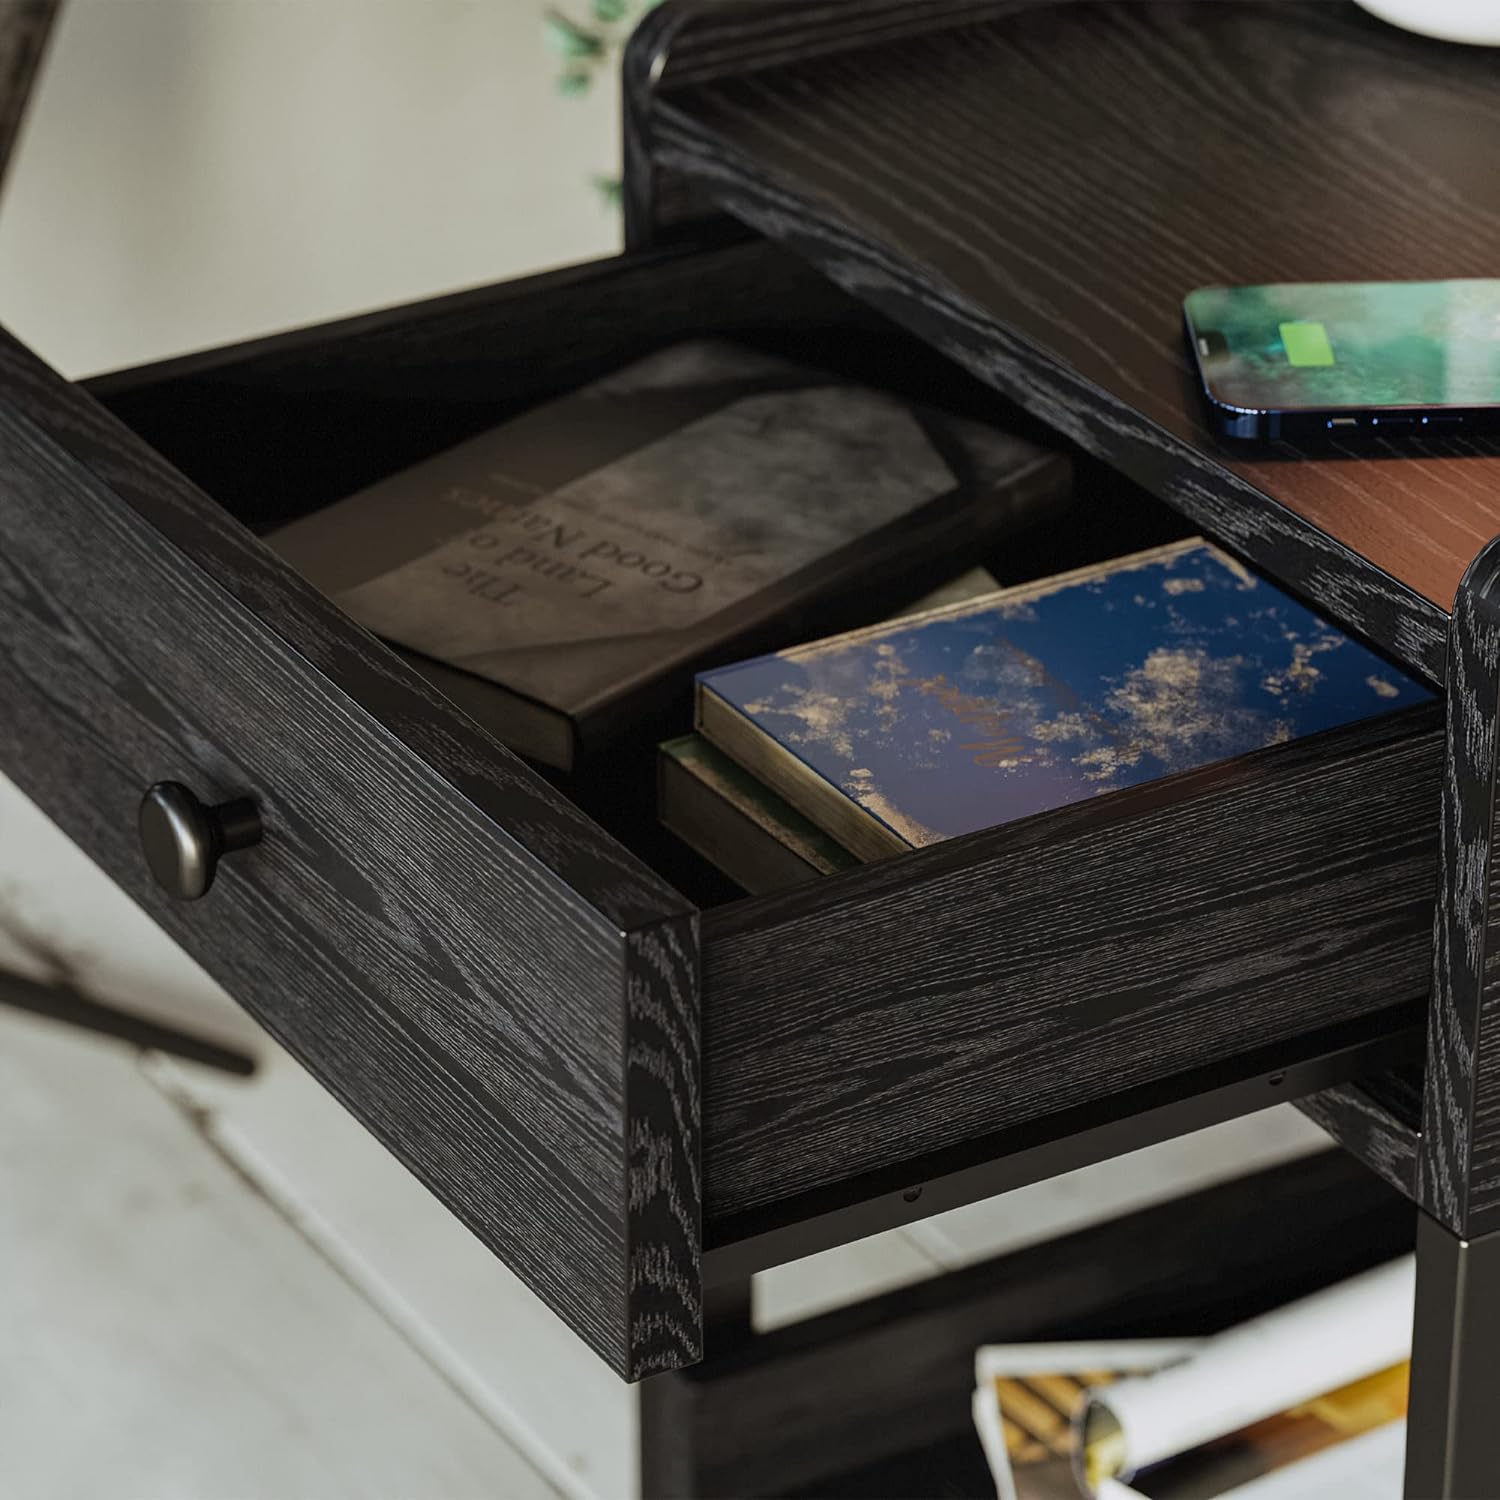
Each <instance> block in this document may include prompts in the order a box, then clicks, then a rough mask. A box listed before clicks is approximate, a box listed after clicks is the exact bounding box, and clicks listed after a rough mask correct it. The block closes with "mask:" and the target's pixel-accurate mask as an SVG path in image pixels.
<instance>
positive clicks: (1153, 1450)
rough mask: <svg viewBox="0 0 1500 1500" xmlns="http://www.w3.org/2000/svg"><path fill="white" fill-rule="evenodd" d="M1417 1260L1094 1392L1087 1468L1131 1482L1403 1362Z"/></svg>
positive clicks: (1092, 1478)
mask: <svg viewBox="0 0 1500 1500" xmlns="http://www.w3.org/2000/svg"><path fill="white" fill-rule="evenodd" d="M1415 1284H1416V1262H1415V1261H1414V1260H1413V1258H1412V1257H1411V1256H1404V1257H1403V1258H1402V1259H1400V1260H1394V1261H1391V1262H1389V1263H1388V1264H1387V1265H1384V1266H1377V1267H1376V1268H1375V1269H1374V1270H1373V1271H1367V1272H1365V1274H1364V1275H1362V1276H1355V1277H1353V1278H1351V1279H1350V1280H1348V1281H1344V1282H1340V1283H1339V1284H1338V1285H1337V1286H1333V1287H1329V1288H1328V1289H1327V1290H1326V1291H1322V1292H1317V1293H1315V1294H1314V1295H1312V1296H1311V1297H1304V1298H1302V1300H1301V1301H1299V1302H1293V1303H1291V1304H1289V1305H1288V1306H1286V1307H1282V1308H1278V1309H1277V1310H1276V1311H1275V1312H1271V1313H1266V1314H1265V1315H1264V1316H1263V1317H1259V1318H1253V1319H1251V1321H1250V1322H1248V1323H1241V1324H1240V1325H1239V1326H1238V1327H1236V1328H1231V1329H1230V1330H1229V1331H1228V1332H1227V1333H1222V1334H1220V1335H1219V1336H1218V1337H1217V1338H1212V1339H1208V1340H1206V1341H1205V1342H1204V1344H1203V1345H1202V1346H1201V1347H1200V1348H1199V1349H1198V1350H1197V1351H1196V1352H1195V1353H1193V1354H1192V1355H1190V1356H1189V1357H1188V1358H1187V1359H1185V1360H1183V1361H1182V1362H1181V1363H1180V1364H1177V1365H1174V1366H1172V1367H1170V1368H1169V1369H1165V1370H1160V1371H1158V1372H1156V1373H1154V1374H1151V1375H1147V1376H1138V1377H1135V1378H1128V1379H1125V1380H1121V1381H1119V1382H1116V1383H1115V1384H1112V1385H1111V1386H1109V1388H1108V1389H1107V1390H1101V1391H1095V1392H1093V1393H1091V1395H1090V1398H1089V1400H1088V1402H1087V1404H1086V1405H1085V1406H1084V1408H1083V1411H1082V1413H1081V1415H1080V1418H1079V1431H1080V1435H1081V1451H1082V1455H1083V1463H1084V1475H1085V1479H1086V1481H1087V1482H1088V1483H1089V1485H1090V1486H1091V1488H1097V1486H1098V1484H1099V1482H1100V1481H1101V1480H1102V1479H1105V1478H1111V1479H1114V1478H1118V1479H1125V1480H1128V1479H1130V1478H1131V1477H1132V1476H1133V1475H1135V1474H1138V1473H1139V1472H1140V1471H1141V1470H1142V1469H1146V1468H1149V1467H1150V1466H1151V1465H1153V1464H1157V1463H1160V1462H1161V1461H1162V1460H1163V1459H1167V1458H1171V1457H1173V1456H1174V1455H1176V1454H1180V1453H1184V1452H1187V1451H1188V1450H1189V1449H1193V1448H1197V1447H1200V1446H1201V1445H1202V1444H1204V1443H1206V1442H1209V1441H1211V1440H1212V1439H1214V1438H1218V1437H1223V1436H1224V1435H1225V1434H1227V1433H1231V1432H1238V1431H1239V1430H1240V1429H1241V1428H1245V1427H1249V1426H1251V1425H1252V1424H1253V1423H1256V1422H1259V1421H1263V1420H1265V1419H1266V1418H1269V1417H1274V1416H1276V1415H1277V1414H1278V1413H1281V1412H1285V1411H1287V1410H1289V1409H1290V1408H1294V1407H1298V1406H1301V1405H1303V1404H1304V1403H1306V1402H1309V1401H1312V1400H1314V1399H1315V1398H1317V1397H1320V1396H1325V1395H1327V1394H1328V1393H1329V1392H1332V1391H1337V1390H1340V1389H1341V1388H1343V1387H1348V1386H1351V1385H1353V1384H1355V1383H1356V1382H1358V1381H1360V1380H1362V1379H1364V1378H1365V1377H1368V1376H1373V1375H1376V1374H1378V1373H1380V1372H1381V1371H1385V1370H1389V1369H1392V1368H1393V1367H1396V1366H1399V1365H1401V1364H1402V1363H1403V1362H1404V1361H1405V1360H1406V1359H1407V1358H1408V1357H1409V1355H1410V1353H1411V1309H1412V1296H1413V1291H1414V1288H1415Z"/></svg>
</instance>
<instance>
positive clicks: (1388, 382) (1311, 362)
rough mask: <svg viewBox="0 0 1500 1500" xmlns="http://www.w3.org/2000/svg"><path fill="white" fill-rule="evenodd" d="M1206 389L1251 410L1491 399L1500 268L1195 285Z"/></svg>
mask: <svg viewBox="0 0 1500 1500" xmlns="http://www.w3.org/2000/svg"><path fill="white" fill-rule="evenodd" d="M1186 307H1187V315H1188V326H1189V334H1190V337H1191V338H1192V339H1193V341H1194V344H1195V347H1196V350H1197V354H1198V363H1199V366H1200V368H1201V369H1202V371H1203V377H1204V381H1205V383H1206V384H1207V386H1208V388H1209V391H1210V394H1212V395H1213V396H1214V398H1215V399H1216V400H1218V401H1220V402H1223V403H1224V404H1226V405H1229V406H1235V407H1240V408H1243V409H1246V410H1252V411H1295V410H1304V409H1309V408H1312V409H1333V408H1338V407H1350V408H1368V407H1400V406H1424V407H1425V406H1463V407H1474V406H1490V405H1495V404H1496V403H1500V280H1497V281H1370V282H1302V283H1292V282H1288V283H1283V284H1280V285H1271V286H1231V287H1204V288H1203V289H1202V290H1200V291H1196V292H1193V293H1192V294H1191V295H1190V296H1189V297H1188V298H1187V301H1186Z"/></svg>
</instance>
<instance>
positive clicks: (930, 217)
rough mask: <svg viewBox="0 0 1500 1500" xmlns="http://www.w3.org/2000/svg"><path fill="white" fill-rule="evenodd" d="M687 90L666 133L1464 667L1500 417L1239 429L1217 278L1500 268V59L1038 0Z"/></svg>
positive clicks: (999, 364)
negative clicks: (1465, 625) (1332, 437)
mask: <svg viewBox="0 0 1500 1500" xmlns="http://www.w3.org/2000/svg"><path fill="white" fill-rule="evenodd" d="M997 10H999V11H1001V12H1002V13H1000V14H998V15H994V16H991V17H989V18H987V19H986V20H984V21H983V22H981V23H979V24H972V25H965V26H961V27H953V28H949V29H946V30H940V31H936V32H932V33H929V34H927V35H924V36H916V37H906V38H903V39H901V40H900V41H899V42H895V43H890V44H887V45H882V46H873V47H863V48H859V49H856V50H850V51H844V52H839V53H833V54H830V55H825V56H820V57H813V58H808V59H804V60H801V61H794V62H791V63H784V64H782V65H778V66H775V67H771V68H767V69H765V70H763V71H760V72H758V73H755V74H753V75H751V76H740V77H729V78H720V79H716V80H713V81H709V82H701V81H699V82H689V83H686V84H684V85H682V86H679V87H677V88H675V89H674V88H673V87H672V77H671V72H670V69H669V71H668V74H667V77H666V85H665V89H664V93H663V95H662V97H661V100H660V101H659V104H658V107H657V111H656V116H655V119H654V121H653V125H652V130H653V142H652V150H653V154H654V155H655V156H656V157H657V158H658V160H659V161H660V162H661V163H662V164H663V166H665V167H666V168H667V169H668V170H673V171H678V172H682V173H684V174H686V175H687V176H689V177H691V178H694V179H695V180H696V181H697V182H698V183H699V185H700V186H704V187H706V188H707V189H708V190H709V192H710V193H711V194H712V195H713V196H715V197H716V198H717V199H718V200H719V201H720V202H721V203H722V204H723V205H724V206H726V207H728V208H729V209H730V210H731V211H732V212H734V213H737V214H738V215H739V216H740V217H742V218H744V219H746V220H747V221H749V222H750V223H752V224H755V225H756V226H757V227H759V228H761V229H763V230H765V231H766V232H768V233H770V234H772V235H773V236H775V237H777V238H779V239H782V240H785V241H787V242H788V243H791V244H793V245H794V246H795V247H796V248H798V249H799V250H800V251H801V252H802V253H804V254H807V255H809V256H810V257H812V258H813V259H815V260H817V261H818V262H820V263H821V264H822V265H823V266H824V267H825V269H827V270H828V271H829V272H830V273H831V274H832V275H834V277H835V279H837V280H839V281H841V282H842V283H843V284H844V285H846V286H848V287H850V288H851V289H853V290H854V291H856V292H857V293H858V294H860V295H862V296H865V297H866V298H867V299H868V300H870V301H872V302H874V303H876V304H877V305H880V306H882V307H884V308H885V310H886V311H888V312H890V313H892V314H893V315H894V316H895V317H896V318H897V319H898V320H900V321H902V322H905V323H907V324H908V325H909V326H912V327H915V328H917V329H918V330H919V331H920V332H922V333H923V334H924V335H925V336H926V337H928V338H929V339H930V340H931V341H932V342H934V343H936V344H938V345H939V346H940V347H944V348H947V349H949V350H950V351H951V352H953V353H954V354H955V356H956V357H957V358H959V359H961V360H962V361H964V362H965V363H967V364H968V365H969V366H970V367H971V368H972V369H975V370H976V371H978V372H979V373H980V374H981V375H983V376H984V378H986V379H988V380H989V381H990V382H991V383H992V384H993V385H995V386H996V387H997V388H999V389H1000V390H1002V391H1003V392H1005V393H1006V394H1007V395H1010V396H1012V397H1014V398H1016V399H1018V400H1019V401H1020V402H1021V403H1022V404H1024V405H1026V406H1027V407H1029V408H1030V409H1031V410H1033V411H1034V412H1036V413H1037V414H1039V415H1041V416H1042V417H1044V418H1045V419H1047V420H1048V421H1050V422H1052V423H1053V424H1055V425H1056V426H1057V427H1058V428H1060V429H1061V430H1062V431H1063V432H1065V433H1067V434H1069V435H1070V436H1072V437H1075V438H1076V439H1077V440H1078V441H1079V442H1080V443H1081V444H1082V446H1083V447H1085V448H1086V449H1089V450H1090V451H1093V452H1096V453H1098V454H1100V455H1101V456H1103V457H1105V458H1107V459H1109V460H1110V461H1111V462H1112V463H1114V464H1115V465H1116V466H1117V467H1119V468H1120V469H1121V470H1123V471H1124V472H1126V473H1128V474H1130V475H1131V476H1132V477H1133V478H1136V479H1137V480H1139V481H1140V482H1142V483H1144V484H1146V485H1147V486H1148V487H1149V488H1151V489H1153V490H1154V491H1156V492H1157V493H1158V494H1161V495H1162V496H1164V497H1165V498H1166V499H1168V500H1169V501H1171V502H1172V503H1173V504H1176V505H1178V506H1179V508H1181V509H1183V510H1185V511H1186V512H1187V513H1188V514H1189V515H1191V516H1192V517H1193V518H1194V519H1195V520H1196V521H1197V522H1198V523H1199V524H1200V525H1202V526H1203V527H1204V529H1205V530H1207V531H1209V532H1211V533H1213V534H1215V535H1217V536H1218V537H1220V538H1221V539H1223V540H1224V541H1226V542H1227V543H1229V544H1230V545H1231V546H1234V547H1236V548H1237V549H1238V550H1239V551H1241V552H1242V553H1243V554H1244V555H1245V556H1247V557H1248V558H1249V559H1250V560H1251V561H1252V562H1254V563H1255V564H1256V565H1258V566H1259V567H1261V568H1262V569H1264V570H1266V571H1268V572H1270V573H1272V574H1273V575H1275V576H1277V577H1279V578H1281V579H1282V580H1283V581H1285V582H1286V583H1288V584H1289V585H1290V586H1291V587H1293V588H1295V589H1297V590H1298V591H1299V592H1301V593H1302V594H1304V595H1305V596H1306V597H1308V598H1309V599H1311V600H1312V601H1313V602H1314V603H1315V604H1317V605H1318V606H1319V607H1320V608H1322V609H1324V610H1325V611H1326V612H1327V613H1329V614H1331V615H1333V616H1334V617H1335V618H1337V619H1339V620H1341V621H1342V622H1343V623H1345V624H1346V625H1349V626H1351V627H1352V628H1355V629H1357V630H1360V631H1362V632H1363V633H1364V634H1366V635H1367V636H1368V637H1369V638H1370V639H1371V640H1373V641H1374V642H1375V643H1376V644H1378V645H1380V646H1382V647H1383V648H1385V649H1386V650H1388V651H1390V652H1391V653H1392V654H1393V655H1394V656H1396V657H1397V658H1398V659H1399V660H1402V661H1404V662H1406V663H1408V664H1410V665H1413V666H1415V667H1417V668H1418V669H1419V670H1422V671H1424V672H1426V673H1427V674H1428V675H1429V676H1431V677H1433V678H1440V677H1441V675H1442V671H1443V650H1444V646H1443V632H1444V627H1445V622H1446V611H1447V609H1448V607H1449V605H1450V604H1451V601H1452V598H1453V594H1454V589H1455V587H1456V585H1457V583H1458V580H1459V577H1460V576H1461V574H1462V573H1463V570H1464V568H1465V567H1466V565H1467V564H1468V563H1469V561H1470V560H1471V559H1472V558H1473V556H1474V554H1475V553H1476V552H1478V550H1479V549H1480V547H1481V546H1482V545H1483V544H1484V543H1485V542H1486V541H1488V540H1489V539H1490V538H1491V537H1492V536H1495V535H1496V534H1500V443H1496V442H1495V441H1494V440H1489V439H1477V438H1472V437H1469V438H1466V437H1462V436H1459V437H1455V438H1454V439H1451V440H1448V441H1431V442H1419V441H1407V442H1405V443H1403V444H1401V445H1400V446H1397V445H1396V444H1395V443H1393V442H1389V441H1386V442H1374V443H1371V442H1361V443H1360V445H1359V446H1357V447H1356V446H1354V445H1352V444H1351V445H1350V446H1348V447H1333V446H1323V447H1320V448H1318V449H1317V450H1316V453H1312V452H1304V451H1301V450H1299V449H1297V448H1295V447H1293V446H1292V445H1290V444H1284V443H1283V444H1276V445H1265V446H1247V445H1244V444H1242V443H1237V442H1234V441H1232V440H1227V439H1224V440H1221V439H1218V438H1216V437H1215V436H1214V435H1213V434H1212V433H1211V432H1210V430H1209V428H1208V425H1207V418H1206V412H1205V409H1204V406H1203V403H1202V399H1201V396H1200V393H1199V391H1198V389H1197V386H1196V383H1195V380H1194V378H1193V376H1192V374H1191V372H1190V367H1189V359H1188V355H1187V350H1186V347H1185V342H1184V338H1183V332H1182V322H1181V302H1182V298H1183V296H1184V294H1185V293H1187V292H1188V291H1190V290H1191V289H1193V288H1194V287H1197V286H1202V285H1207V284H1213V283H1254V282H1268V281H1321V280H1402V279H1414V280H1416V279H1429V278H1431V279H1444V278H1450V277H1470V276H1500V57H1497V55H1496V53H1495V52H1494V51H1491V50H1488V49H1485V48H1464V47H1459V46H1454V45H1450V44H1446V43H1441V42H1434V41H1428V40H1424V39H1421V38H1418V37H1415V36H1411V35H1409V34H1407V33H1404V32H1400V31H1397V30H1395V29H1392V28H1390V27H1387V26H1385V25H1383V24H1382V23H1380V22H1377V21H1375V20H1373V19H1372V18H1370V17H1369V16H1367V15H1366V14H1365V13H1364V12H1362V11H1360V10H1358V9H1357V8H1356V7H1354V6H1353V5H1348V4H1337V3H1316V0H1314V3H1301V0H1270V3H1265V0H1262V3H1237V0H1223V3H1219V0H1197V3H1170V4H1159V3H1097V4H1096V3H1072V4H1066V3H1065V4H1054V5H1051V6H1037V5H1021V6H1019V7H1017V8H1015V9H1014V12H1013V13H1010V14H1005V13H1003V12H1004V7H1003V6H1001V7H997Z"/></svg>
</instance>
